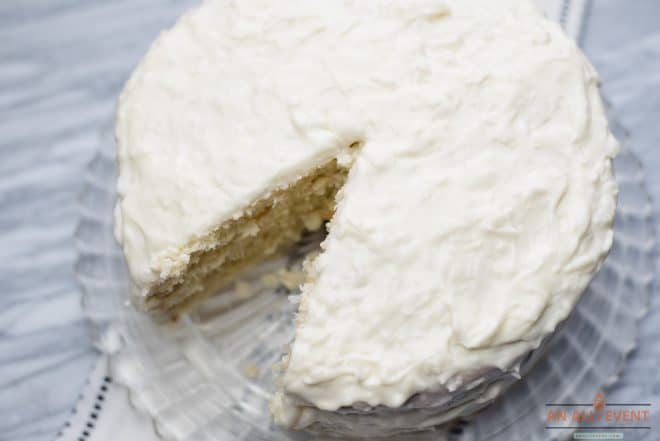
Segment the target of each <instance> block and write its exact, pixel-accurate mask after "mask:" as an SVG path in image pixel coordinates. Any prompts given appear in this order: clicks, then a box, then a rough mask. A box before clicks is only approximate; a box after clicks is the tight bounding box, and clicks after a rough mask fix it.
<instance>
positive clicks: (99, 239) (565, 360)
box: [76, 118, 655, 441]
mask: <svg viewBox="0 0 660 441" xmlns="http://www.w3.org/2000/svg"><path fill="white" fill-rule="evenodd" d="M610 119H611V120H612V125H613V130H614V132H615V134H616V135H617V137H618V138H619V139H621V140H624V141H625V138H626V135H625V133H624V131H623V130H622V129H621V127H620V126H619V125H618V124H616V123H615V122H614V121H613V119H612V118H610ZM114 155H115V147H114V142H113V139H112V136H111V131H110V130H106V131H105V132H104V133H102V134H101V137H100V148H99V153H98V155H97V156H96V157H95V159H94V160H93V161H92V163H91V164H90V165H89V169H88V172H87V176H86V181H85V182H86V185H85V189H84V191H83V193H82V196H81V198H80V213H81V220H80V224H79V227H78V229H77V231H76V243H77V247H78V252H79V257H78V262H77V266H76V273H77V277H78V279H79V281H80V283H81V286H82V288H83V291H84V296H83V299H84V308H85V311H86V313H87V315H88V317H89V318H90V319H91V320H92V321H93V322H94V323H96V324H97V327H96V329H97V331H98V336H99V337H100V336H101V335H104V334H107V333H108V331H109V330H112V331H117V332H118V333H119V335H120V337H121V348H120V350H119V351H118V352H117V353H115V354H114V357H113V360H114V362H113V376H114V377H115V380H116V381H118V382H119V383H121V384H123V385H125V386H126V387H127V388H128V389H129V391H130V396H131V400H132V403H133V404H134V405H135V406H136V407H137V408H138V409H141V410H143V411H144V412H146V413H148V414H149V415H150V416H152V417H153V419H154V421H155V427H156V428H157V431H158V432H159V433H160V434H161V435H162V436H164V437H165V438H168V439H175V440H193V439H194V440H250V441H254V440H290V439H308V435H305V434H304V433H292V432H287V431H284V430H282V429H279V428H277V427H275V426H274V425H273V424H272V423H271V421H270V416H269V413H268V400H269V396H270V394H271V392H272V391H273V390H274V381H273V379H274V375H273V372H272V369H271V367H272V365H273V364H274V363H275V362H276V361H278V360H279V358H280V356H281V351H282V348H283V347H284V346H285V345H286V344H287V343H288V342H289V341H290V338H291V336H292V323H291V322H292V316H293V313H294V311H295V305H294V304H293V303H292V302H291V301H290V300H289V295H290V294H291V292H289V290H287V289H286V288H285V287H284V286H279V287H277V288H275V289H273V288H268V287H266V286H263V285H261V284H260V283H259V282H258V280H259V279H260V278H259V277H258V276H259V275H260V273H263V272H264V271H268V270H272V268H273V267H282V266H284V267H291V266H296V265H298V264H299V261H300V256H301V255H302V253H301V252H300V251H304V249H305V248H310V247H313V246H314V244H315V243H318V237H314V236H310V237H307V238H305V239H304V240H303V241H302V242H301V243H300V244H299V248H298V249H297V251H298V252H293V253H291V254H289V255H287V256H284V257H282V258H280V259H279V260H275V261H271V262H269V263H268V264H265V265H262V266H260V267H259V268H257V269H255V271H253V272H252V274H251V278H249V282H248V283H249V286H250V290H249V292H247V293H246V291H245V290H244V289H239V290H229V291H228V292H226V293H224V294H223V295H222V296H216V297H214V298H211V299H209V300H208V301H206V302H204V303H203V304H202V305H200V306H199V307H198V308H196V309H195V310H193V311H191V312H190V313H188V314H186V315H184V316H183V317H182V318H181V319H180V321H179V322H178V323H177V324H157V323H155V322H154V321H152V320H150V319H149V318H148V317H146V316H145V315H143V314H140V313H139V312H136V311H134V310H133V309H132V308H131V307H130V306H129V305H128V298H127V293H128V277H127V270H126V267H125V264H124V261H123V257H122V254H121V251H120V249H119V247H118V245H117V244H116V242H115V240H114V236H113V233H112V219H113V217H112V212H113V204H114V199H115V184H116V182H115V180H116V165H115V157H114ZM615 173H616V178H617V181H618V183H619V188H620V195H619V205H618V208H617V215H616V222H615V235H614V245H613V248H612V251H611V253H610V255H609V257H608V258H607V260H606V261H605V263H604V265H603V267H602V269H601V271H600V272H599V274H598V275H597V276H596V278H595V279H594V280H593V282H592V283H591V285H590V287H589V289H588V290H587V292H586V293H585V294H584V295H583V297H582V299H581V300H580V302H579V303H578V305H577V307H576V309H575V311H574V312H573V313H572V314H571V316H570V317H569V319H568V320H567V321H566V322H565V323H564V326H563V327H562V328H561V329H560V330H559V331H558V332H557V333H555V335H554V336H553V337H552V339H551V340H550V342H549V344H548V346H547V349H546V354H545V355H544V356H543V357H541V359H540V360H539V361H538V362H537V363H536V364H535V366H534V367H533V369H532V370H531V371H530V372H529V374H528V375H526V376H525V377H524V378H523V379H522V380H521V381H518V382H517V383H515V384H514V385H513V386H512V387H510V388H509V390H507V391H506V392H505V393H504V394H503V396H502V397H500V398H499V399H497V400H496V401H495V403H493V404H492V405H491V406H489V407H488V408H486V409H485V410H484V411H482V412H480V413H479V414H477V415H475V416H473V417H472V418H471V419H470V420H469V421H467V420H465V421H461V422H459V424H455V425H453V426H452V427H450V428H449V427H447V428H439V429H438V431H437V432H435V433H434V434H432V435H429V436H428V439H434V440H437V439H440V438H441V436H442V435H444V437H446V438H448V439H454V440H486V439H489V440H507V441H508V440H517V439H524V440H546V439H563V438H568V437H569V436H570V435H571V431H570V430H567V429H562V430H547V429H545V421H544V419H545V411H546V406H545V405H546V403H561V402H591V400H592V399H593V397H594V395H595V394H596V393H597V392H598V391H601V390H603V388H604V387H606V386H608V385H611V384H613V383H614V382H615V380H616V378H617V376H618V375H619V374H620V372H621V370H622V369H623V366H624V362H625V358H626V355H627V354H628V353H629V352H630V351H631V350H632V349H633V348H634V346H635V341H636V334H637V322H638V320H639V319H640V318H641V317H642V316H643V315H644V313H645V311H646V305H647V300H648V295H649V292H650V290H651V288H652V286H653V280H654V273H655V268H654V260H653V255H654V246H655V245H654V230H653V219H652V207H651V203H650V199H649V195H648V192H647V191H646V188H645V184H644V171H643V168H642V166H641V164H640V162H639V161H638V160H637V158H636V157H635V156H634V155H633V153H632V152H631V151H630V150H629V149H627V148H626V147H625V146H624V147H623V148H622V151H621V153H620V154H619V156H618V157H617V158H616V160H615ZM112 323H115V325H112V326H111V324H112ZM425 436H426V435H415V436H414V437H412V439H415V440H421V439H425Z"/></svg>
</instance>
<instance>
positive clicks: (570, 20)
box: [57, 0, 588, 441]
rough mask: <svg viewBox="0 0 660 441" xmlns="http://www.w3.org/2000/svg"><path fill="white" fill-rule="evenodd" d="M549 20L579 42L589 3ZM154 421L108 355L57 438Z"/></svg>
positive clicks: (134, 433) (551, 4)
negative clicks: (117, 379)
mask: <svg viewBox="0 0 660 441" xmlns="http://www.w3.org/2000/svg"><path fill="white" fill-rule="evenodd" d="M537 2H538V3H539V5H540V6H541V7H542V9H543V10H544V11H545V12H546V14H547V15H548V17H551V18H554V19H556V20H558V21H559V22H560V23H561V24H562V25H563V26H564V28H565V29H566V31H567V32H568V33H569V35H571V36H573V37H574V38H575V39H576V40H577V41H579V39H580V32H581V30H582V28H583V21H584V13H585V10H586V6H587V3H588V0H537ZM154 427H155V426H154V424H153V421H152V420H151V418H150V417H148V416H146V415H144V414H142V413H140V412H139V411H137V410H136V409H135V408H134V407H133V406H132V405H131V404H130V401H129V395H128V391H126V390H125V389H124V388H123V387H121V386H119V385H117V384H115V383H113V382H112V379H111V377H110V372H109V355H107V354H104V355H102V356H101V357H100V358H99V360H98V362H97V363H96V366H95V367H94V369H93V371H92V373H91V375H90V377H89V379H88V381H87V384H86V386H85V389H84V390H83V392H82V394H81V399H80V401H79V402H78V404H77V405H76V407H75V409H74V413H73V417H72V418H71V420H69V422H67V423H66V425H65V427H64V428H63V429H62V430H61V431H60V433H59V435H58V438H57V439H58V441H115V440H122V441H132V440H136V441H158V440H160V439H161V438H160V437H159V436H158V435H157V433H156V431H155V428H154Z"/></svg>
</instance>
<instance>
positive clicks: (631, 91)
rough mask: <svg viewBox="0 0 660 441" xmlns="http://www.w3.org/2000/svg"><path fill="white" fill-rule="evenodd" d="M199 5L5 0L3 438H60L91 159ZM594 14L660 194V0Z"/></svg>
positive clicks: (79, 373) (89, 348)
mask: <svg viewBox="0 0 660 441" xmlns="http://www.w3.org/2000/svg"><path fill="white" fill-rule="evenodd" d="M193 3H195V1H194V0H178V1H177V0H140V1H136V0H114V1H112V2H107V1H103V0H94V1H92V0H57V1H53V0H4V1H3V2H0V42H1V43H0V441H5V440H6V441H9V440H16V441H19V440H20V441H32V440H35V441H36V440H51V439H53V438H54V436H55V434H56V433H57V431H58V429H59V428H60V427H61V425H62V424H63V423H64V422H65V421H66V420H67V419H68V418H69V416H70V412H71V409H72V407H73V405H74V403H75V402H76V399H77V396H78V394H79V391H80V390H81V389H82V386H83V384H84V382H85V379H86V377H87V374H88V372H89V370H90V368H91V366H92V364H93V362H94V360H95V359H96V357H97V354H96V352H95V350H94V348H93V345H92V333H91V330H90V328H89V327H88V325H87V324H86V323H85V321H84V319H83V317H82V310H81V308H80V303H79V302H80V292H79V290H78V287H77V285H76V282H75V280H74V278H73V271H74V269H73V264H74V259H75V250H74V246H73V242H72V240H71V238H72V236H73V231H74V228H75V225H76V221H77V214H78V212H77V195H78V192H79V190H80V186H81V183H82V176H83V170H84V168H85V166H86V164H87V162H88V161H89V160H90V159H91V158H92V155H93V152H94V148H95V145H96V139H97V137H98V134H99V130H101V129H102V128H103V127H107V124H108V121H110V120H111V118H112V113H113V109H114V100H115V97H116V94H117V92H118V91H119V89H120V87H121V85H122V83H123V81H124V80H125V78H126V76H127V75H128V73H129V72H130V70H131V68H132V66H133V65H134V64H135V62H136V61H137V60H138V59H139V57H140V55H141V54H142V53H143V52H144V51H145V49H146V47H147V46H148V43H149V42H150V41H151V40H152V39H153V37H154V36H155V35H157V34H158V32H159V31H160V30H161V29H162V28H163V27H165V26H166V25H168V24H169V23H171V22H172V21H173V20H174V18H175V17H176V16H177V15H178V14H179V13H180V12H181V11H182V10H184V9H186V8H187V7H189V6H190V4H193ZM163 5H166V7H162V6H163ZM587 20H588V21H587V25H586V27H585V29H584V33H583V39H582V45H583V46H584V48H585V50H586V52H587V54H588V55H589V57H590V58H591V59H592V61H593V62H594V64H595V65H596V67H597V68H598V70H599V71H600V73H601V76H602V78H603V83H604V86H603V89H604V93H605V95H606V96H607V97H608V99H609V101H610V102H611V103H612V105H613V106H614V108H615V109H616V113H617V114H618V115H619V116H620V119H621V122H622V123H623V125H624V126H625V127H627V128H628V130H629V131H630V139H629V145H630V146H631V148H632V149H633V150H635V151H636V152H637V154H638V155H639V156H640V158H641V159H642V160H643V162H644V164H645V166H646V168H647V174H648V183H649V190H650V192H651V194H652V195H653V197H654V198H655V200H660V172H658V170H660V124H658V120H659V119H660V93H658V91H659V90H660V24H659V23H660V2H658V1H655V0H593V1H592V2H591V6H590V10H589V13H588V18H587ZM656 297H657V296H656ZM654 300H656V304H657V299H655V298H654ZM656 312H657V308H656V309H653V310H652V311H651V314H650V316H649V318H648V319H647V320H645V322H644V327H643V329H642V332H643V333H644V335H646V336H649V337H653V338H655V337H660V335H658V333H659V332H660V315H659V314H657V313H656ZM659 359H660V354H649V353H640V352H638V353H635V354H633V357H632V360H631V362H630V364H629V368H628V369H626V372H625V374H624V376H623V380H622V383H621V385H620V386H618V387H617V388H616V389H615V391H613V392H612V394H613V395H616V394H627V395H628V396H637V397H640V398H644V397H645V395H646V396H647V397H648V396H649V394H654V395H660V383H654V384H651V385H649V384H645V383H640V382H639V381H638V379H639V378H640V377H641V375H639V374H640V373H641V372H648V371H649V370H655V372H657V374H658V375H656V378H660V371H658V369H659V368H658V363H657V361H658V360H659Z"/></svg>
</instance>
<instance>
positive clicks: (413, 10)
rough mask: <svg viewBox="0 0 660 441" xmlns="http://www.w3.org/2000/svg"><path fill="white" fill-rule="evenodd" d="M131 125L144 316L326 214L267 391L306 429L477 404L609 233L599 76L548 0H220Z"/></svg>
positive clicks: (151, 65)
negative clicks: (539, 1) (546, 13)
mask: <svg viewBox="0 0 660 441" xmlns="http://www.w3.org/2000/svg"><path fill="white" fill-rule="evenodd" d="M117 140H118V157H119V169H120V175H119V181H118V193H119V198H118V202H117V209H116V229H115V231H116V236H117V239H118V241H119V242H120V243H121V245H122V247H123V250H124V253H125V256H126V260H127V262H128V266H129V269H130V273H131V276H132V279H133V291H134V292H133V294H134V298H135V300H136V304H137V305H139V306H140V307H142V308H144V309H145V310H147V311H151V312H152V313H155V314H168V315H170V316H176V315H177V314H179V313H180V312H181V311H184V310H185V309H186V308H188V307H190V305H193V304H195V303H196V302H198V301H200V300H201V299H203V298H204V297H206V296H208V295H210V294H212V293H213V292H214V291H216V290H217V289H218V288H219V287H222V286H224V285H226V284H228V283H231V282H232V281H233V280H234V279H235V278H236V277H238V276H240V274H241V272H242V271H243V270H245V269H246V268H248V267H250V266H251V265H252V264H254V263H255V262H257V261H259V260H261V259H263V258H265V257H266V256H268V255H270V254H272V253H274V252H276V251H277V250H278V249H280V248H281V247H283V246H285V245H287V244H290V243H292V242H295V241H296V240H297V238H298V237H299V236H300V234H302V233H303V232H304V231H305V230H313V229H318V228H323V227H324V225H325V226H326V228H327V229H328V235H327V238H326V239H325V240H324V242H323V244H322V247H321V248H322V249H321V252H320V253H319V254H318V256H316V257H314V258H313V259H311V260H310V261H309V262H308V264H307V265H306V282H305V283H304V285H303V286H302V294H301V299H300V306H299V312H298V316H297V317H296V335H295V339H294V341H293V342H292V344H291V347H290V348H289V349H287V354H286V355H285V357H284V360H283V363H282V368H283V374H282V376H281V379H280V387H279V390H278V391H277V392H276V394H275V398H274V399H273V402H272V406H271V408H272V410H273V414H274V417H275V420H276V422H278V423H279V424H281V425H284V426H287V427H293V428H307V429H310V430H317V431H323V432H333V433H343V434H362V435H364V434H367V435H370V436H376V435H385V434H392V433H397V432H405V431H410V430H419V429H422V428H426V427H431V426H434V425H437V424H439V423H442V422H444V421H447V420H448V419H451V418H454V417H456V416H460V415H465V414H468V413H471V412H474V411H475V410H477V409H478V408H480V407H482V406H483V405H485V404H486V403H488V402H489V401H491V400H492V399H493V398H494V397H496V396H497V395H498V394H499V393H500V391H501V390H502V389H503V388H504V386H506V385H507V384H509V383H510V382H511V381H513V380H514V379H515V378H518V377H519V376H520V373H521V369H523V368H524V366H525V365H526V364H525V362H526V360H528V359H529V355H530V353H531V352H532V351H534V350H535V349H537V348H538V347H539V345H540V344H541V343H542V342H543V341H544V339H546V338H547V336H549V335H550V334H551V333H552V332H553V331H554V330H555V329H556V328H557V326H558V325H559V324H560V323H561V322H562V321H563V320H564V319H565V318H566V317H567V316H568V314H569V313H570V311H571V309H572V308H573V306H574V305H575V303H576V302H577V300H578V298H579V296H580V294H581V293H582V292H583V291H584V289H585V288H586V286H587V285H588V283H589V281H590V280H591V279H592V277H593V276H594V274H595V273H596V271H597V270H598V268H599V266H600V264H601V262H602V261H603V259H604V258H605V256H606V254H607V252H608V250H609V248H610V246H611V244H612V222H613V218H614V211H615V205H616V194H617V189H616V184H615V182H614V179H613V176H612V157H613V156H614V155H615V154H616V152H617V149H618V146H617V142H616V140H615V139H614V138H613V136H612V135H611V133H610V131H609V129H608V126H607V121H606V118H605V115H604V112H603V106H602V103H601V101H600V97H599V92H598V79H597V76H596V73H595V72H594V70H593V69H592V67H591V66H590V65H589V63H588V62H587V61H586V60H585V58H584V57H583V56H582V54H581V53H580V51H579V49H578V48H577V47H576V46H575V44H574V43H573V42H572V41H571V40H570V39H569V38H567V37H566V36H565V35H564V34H563V33H562V31H561V29H560V28H559V27H558V26H557V25H556V24H553V23H551V22H549V21H548V20H546V19H545V18H544V17H543V16H542V15H541V13H540V12H539V11H538V10H537V9H536V8H535V6H534V5H533V4H532V3H531V2H530V1H528V0H507V1H499V2H492V1H489V0H414V1H411V0H374V1H360V0H327V1H323V2H311V1H309V0H288V1H286V2H276V1H272V0H241V1H230V0H207V1H206V2H205V3H203V4H202V5H201V6H200V7H198V8H197V9H195V10H193V11H191V12H190V13H188V14H186V15H185V16H184V17H182V18H181V19H180V20H179V22H178V23H177V24H176V25H175V26H174V27H173V28H172V29H170V30H168V31H166V32H164V33H163V34H162V35H161V36H160V37H159V38H158V39H157V40H156V41H155V42H154V44H153V46H152V47H151V49H150V50H149V52H148V54H147V55H146V56H145V58H144V59H143V60H142V62H141V63H140V65H139V66H138V67H137V69H136V70H135V72H134V73H133V75H132V77H131V79H130V80H129V81H128V83H127V85H126V88H125V90H124V92H123V94H122V96H121V99H120V102H119V107H118V112H117ZM324 221H329V222H327V224H324ZM283 350H284V348H283ZM537 352H538V351H537ZM528 364H529V363H528V362H527V365H528ZM521 365H522V366H523V368H521ZM523 370H524V369H523Z"/></svg>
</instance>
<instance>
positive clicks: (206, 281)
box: [145, 159, 347, 317]
mask: <svg viewBox="0 0 660 441" xmlns="http://www.w3.org/2000/svg"><path fill="white" fill-rule="evenodd" d="M346 176H347V169H346V168H343V167H341V166H339V165H338V164H337V161H336V160H334V159H333V160H331V161H329V162H328V163H326V164H324V165H322V166H320V167H318V168H316V169H315V170H314V171H312V172H311V173H310V174H308V175H305V176H303V177H301V178H299V179H298V180H297V181H296V182H294V183H292V184H291V185H289V186H288V187H286V188H283V189H279V190H276V191H274V192H272V193H271V194H269V195H267V196H265V197H263V198H261V199H259V200H257V201H256V202H254V203H253V204H252V205H250V206H249V207H248V208H247V209H246V210H245V211H244V212H243V214H242V215H241V216H240V217H238V218H237V219H230V220H228V221H226V222H224V223H222V224H221V225H218V226H217V227H216V228H215V229H213V231H212V232H211V233H209V234H208V235H207V236H205V237H204V238H202V239H200V240H199V241H198V243H197V244H195V246H194V247H195V249H196V250H197V251H195V252H193V253H192V254H191V256H190V262H189V263H188V265H187V267H186V268H185V270H184V271H181V272H180V273H178V274H176V275H173V276H170V277H168V278H166V279H164V280H162V281H161V282H160V283H159V284H157V285H155V286H154V287H153V288H152V289H151V291H150V292H149V294H148V295H147V297H146V300H145V304H146V306H147V309H149V310H152V311H158V312H164V313H166V314H168V315H170V316H172V317H176V316H177V315H178V314H179V313H181V312H182V311H183V310H185V309H186V308H187V307H189V306H190V305H192V304H194V303H196V302H198V301H200V300H202V299H204V298H206V297H208V296H209V295H211V294H212V293H214V292H215V291H217V290H218V289H220V288H222V287H223V286H224V285H226V284H228V283H229V282H231V281H232V280H234V279H235V278H236V277H237V276H239V275H240V273H241V272H242V271H244V270H246V269H247V268H249V267H250V266H252V265H253V264H254V263H255V262H258V261H259V260H262V259H264V258H265V257H267V256H269V255H271V254H273V253H274V252H275V251H277V250H278V249H279V248H281V247H283V246H285V245H288V244H291V243H293V242H295V241H296V240H298V239H299V238H300V235H301V234H302V233H303V232H304V231H305V230H316V229H318V228H320V227H321V226H322V225H323V222H324V221H326V220H328V219H330V218H331V216H332V213H333V210H334V206H335V195H336V194H337V191H338V189H339V188H341V186H342V185H343V183H344V181H345V179H346Z"/></svg>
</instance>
